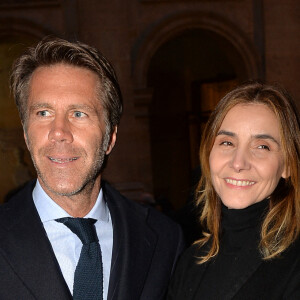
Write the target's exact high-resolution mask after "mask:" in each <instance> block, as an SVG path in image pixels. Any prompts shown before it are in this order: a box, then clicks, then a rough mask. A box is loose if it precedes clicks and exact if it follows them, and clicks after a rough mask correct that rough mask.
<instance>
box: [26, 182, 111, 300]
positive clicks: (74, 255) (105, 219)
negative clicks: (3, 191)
mask: <svg viewBox="0 0 300 300" xmlns="http://www.w3.org/2000/svg"><path fill="white" fill-rule="evenodd" d="M32 196H33V201H34V204H35V206H36V208H37V211H38V213H39V215H40V218H41V220H42V223H43V225H44V228H45V230H46V233H47V235H48V238H49V240H50V243H51V245H52V248H53V250H54V253H55V256H56V259H57V261H58V263H59V266H60V268H61V271H62V274H63V276H64V279H65V281H66V283H67V285H68V287H69V289H70V292H71V294H72V295H73V284H74V273H75V268H76V266H77V263H78V260H79V256H80V252H81V248H82V243H81V241H80V239H79V238H78V236H77V235H76V234H74V233H73V232H72V231H71V230H70V229H69V228H68V227H67V226H65V225H64V224H62V223H59V222H56V221H55V219H58V218H64V217H71V216H70V215H69V214H68V213H67V212H66V211H65V210H64V209H62V208H61V207H60V206H59V205H58V204H56V203H55V202H54V201H53V200H52V199H51V198H50V197H49V196H48V195H47V194H46V193H45V191H44V190H43V188H42V187H41V185H40V183H39V181H38V180H37V183H36V186H35V188H34V190H33V192H32ZM85 218H93V219H96V220H97V222H96V223H95V227H96V231H97V235H98V239H99V243H100V247H101V252H102V263H103V299H104V300H105V299H107V292H108V285H109V275H110V266H111V256H112V246H113V226H112V221H111V217H110V213H109V209H108V207H107V204H106V203H105V201H104V200H103V194H102V189H101V190H100V193H99V195H98V198H97V201H96V203H95V205H94V207H93V208H92V210H91V211H90V212H89V213H88V214H87V215H86V216H85Z"/></svg>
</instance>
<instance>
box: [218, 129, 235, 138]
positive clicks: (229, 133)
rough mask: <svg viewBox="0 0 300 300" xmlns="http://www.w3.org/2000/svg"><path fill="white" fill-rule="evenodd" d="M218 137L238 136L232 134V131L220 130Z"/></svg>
mask: <svg viewBox="0 0 300 300" xmlns="http://www.w3.org/2000/svg"><path fill="white" fill-rule="evenodd" d="M218 135H227V136H232V137H235V136H236V134H235V133H233V132H231V131H226V130H220V131H219V132H218V133H217V136H218Z"/></svg>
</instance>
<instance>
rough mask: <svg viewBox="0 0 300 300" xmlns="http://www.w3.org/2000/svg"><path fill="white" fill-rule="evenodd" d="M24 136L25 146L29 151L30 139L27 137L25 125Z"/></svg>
mask: <svg viewBox="0 0 300 300" xmlns="http://www.w3.org/2000/svg"><path fill="white" fill-rule="evenodd" d="M23 135H24V140H25V144H26V146H27V149H28V150H29V143H28V137H27V134H26V131H25V128H24V125H23Z"/></svg>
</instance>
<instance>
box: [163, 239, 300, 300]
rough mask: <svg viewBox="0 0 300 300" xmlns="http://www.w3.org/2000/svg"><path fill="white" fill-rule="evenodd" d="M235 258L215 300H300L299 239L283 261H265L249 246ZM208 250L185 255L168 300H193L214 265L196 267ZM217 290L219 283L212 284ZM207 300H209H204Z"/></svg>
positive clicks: (225, 273) (206, 248)
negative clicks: (221, 289)
mask: <svg viewBox="0 0 300 300" xmlns="http://www.w3.org/2000/svg"><path fill="white" fill-rule="evenodd" d="M243 248H244V249H243V250H242V251H241V253H240V254H239V256H238V257H237V258H236V260H235V262H234V264H233V267H232V270H224V277H225V276H226V277H228V278H229V281H228V282H229V284H228V286H227V288H226V289H225V290H223V291H221V294H222V298H221V299H214V300H228V299H234V300H276V299H287V300H299V299H300V240H299V239H298V240H297V241H296V242H295V243H294V244H293V245H292V246H291V247H290V248H289V249H288V250H286V251H285V252H284V253H283V254H282V255H281V257H280V258H277V259H273V260H271V261H263V260H262V259H261V257H260V255H259V251H258V250H257V249H255V248H254V247H251V246H250V245H249V246H248V245H247V242H246V244H245V246H244V247H243ZM207 250H208V246H206V245H205V246H204V247H203V248H202V249H199V247H198V246H195V245H193V246H192V247H190V248H189V249H188V250H186V252H185V253H184V254H183V255H182V257H181V259H180V260H179V262H178V265H177V267H176V271H175V273H174V276H173V278H172V281H171V284H170V288H169V293H168V297H167V299H168V300H175V299H176V300H183V299H184V300H192V299H199V298H196V292H197V289H198V287H199V284H200V282H201V280H202V278H203V277H204V276H205V270H206V268H207V266H208V264H209V263H212V262H211V261H209V262H207V263H204V264H201V265H199V264H196V257H200V256H203V255H204V253H207ZM212 286H213V287H214V288H216V289H217V288H218V282H215V283H212ZM201 299H205V300H208V298H205V297H204V298H201ZM210 300H211V299H210Z"/></svg>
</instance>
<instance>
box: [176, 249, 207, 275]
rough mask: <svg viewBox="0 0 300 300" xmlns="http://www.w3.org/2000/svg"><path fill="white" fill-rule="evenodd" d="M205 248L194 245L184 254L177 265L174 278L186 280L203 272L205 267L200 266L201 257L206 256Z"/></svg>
mask: <svg viewBox="0 0 300 300" xmlns="http://www.w3.org/2000/svg"><path fill="white" fill-rule="evenodd" d="M203 248H205V246H204V247H201V246H200V245H198V244H193V245H192V246H190V247H189V248H188V249H186V250H185V251H184V252H183V254H182V255H181V257H180V258H179V261H178V263H177V266H176V269H175V274H174V278H177V280H181V279H184V280H186V279H187V278H188V277H193V276H194V275H195V274H196V273H198V272H199V271H201V269H202V267H203V265H205V264H199V261H200V257H201V256H203V254H204V251H203Z"/></svg>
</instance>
